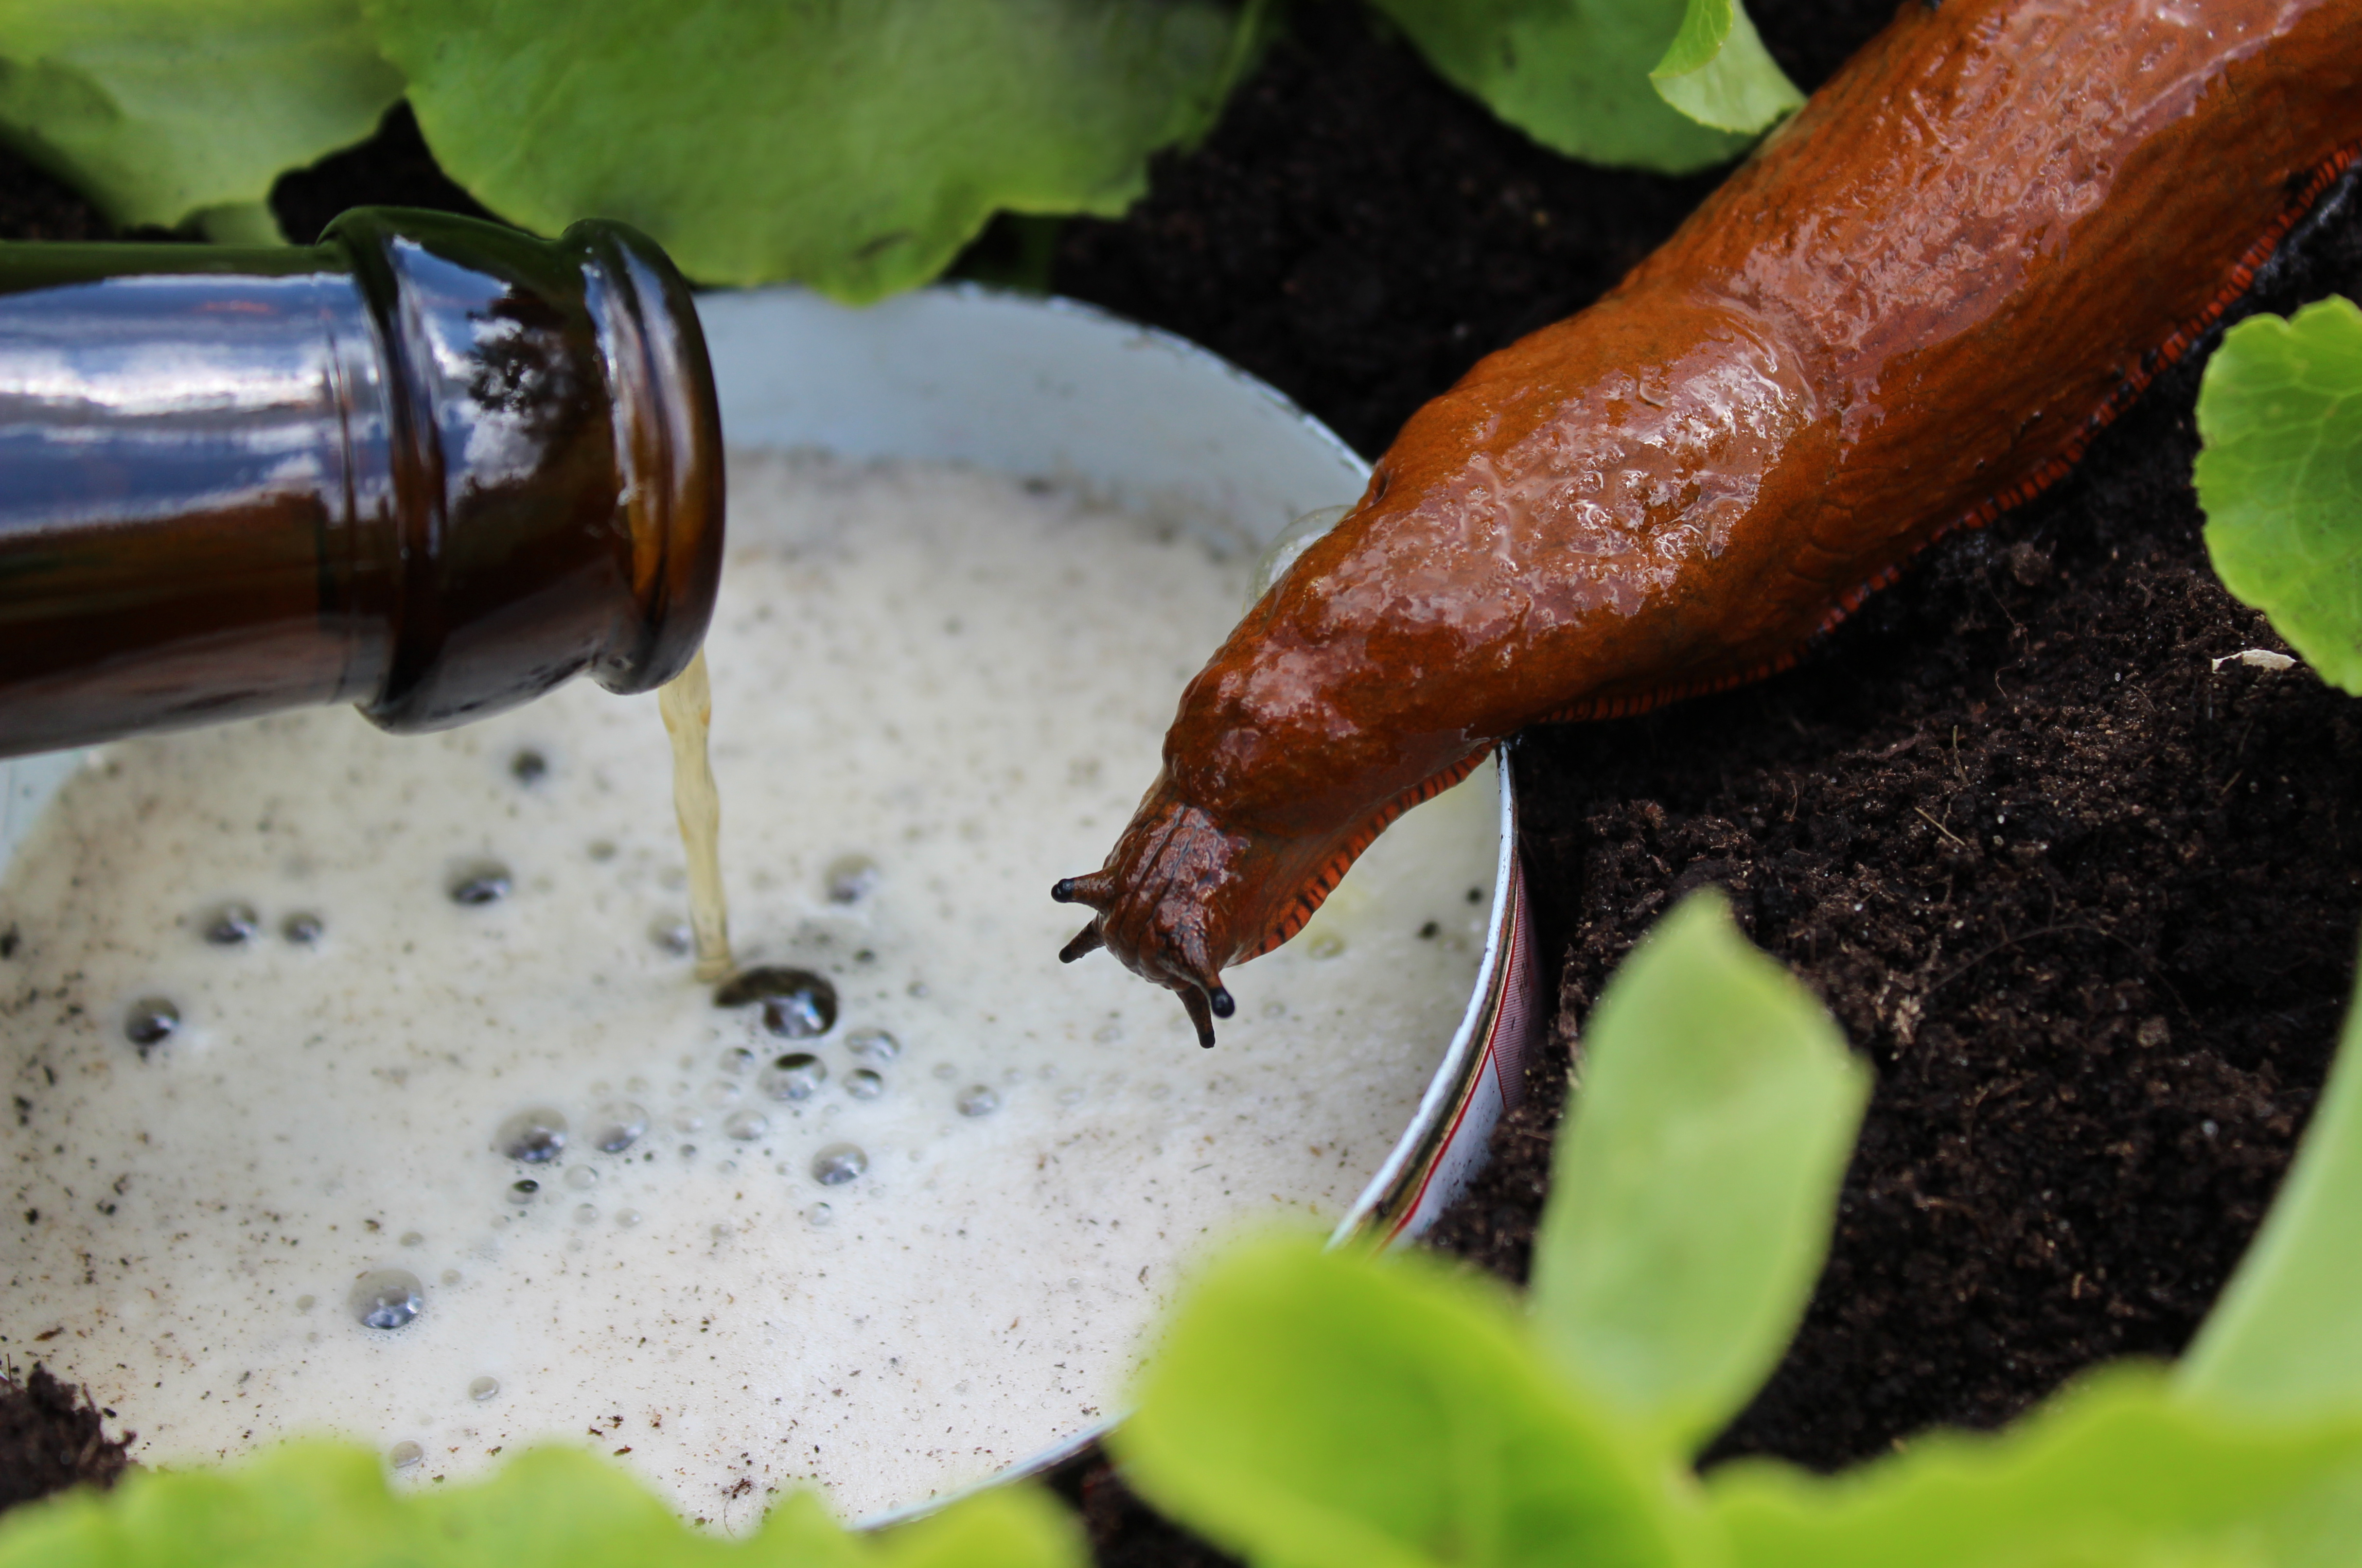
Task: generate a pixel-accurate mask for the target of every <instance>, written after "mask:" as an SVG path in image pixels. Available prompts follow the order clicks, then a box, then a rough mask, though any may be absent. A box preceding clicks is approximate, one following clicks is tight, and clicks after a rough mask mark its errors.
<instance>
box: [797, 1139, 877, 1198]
mask: <svg viewBox="0 0 2362 1568" xmlns="http://www.w3.org/2000/svg"><path fill="white" fill-rule="evenodd" d="M868 1168H869V1156H868V1155H866V1154H863V1153H862V1152H861V1150H860V1149H859V1147H857V1146H856V1145H855V1144H852V1143H831V1144H830V1145H829V1146H828V1147H827V1148H825V1149H822V1151H821V1152H820V1153H819V1154H814V1155H813V1156H812V1163H811V1174H812V1179H813V1180H814V1181H816V1182H818V1183H820V1184H821V1186H822V1187H843V1186H844V1184H845V1183H846V1182H849V1181H851V1180H852V1179H853V1178H854V1177H855V1176H859V1175H860V1174H861V1173H862V1172H864V1171H866V1170H867V1169H868Z"/></svg>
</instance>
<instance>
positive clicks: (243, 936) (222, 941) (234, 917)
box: [205, 900, 262, 947]
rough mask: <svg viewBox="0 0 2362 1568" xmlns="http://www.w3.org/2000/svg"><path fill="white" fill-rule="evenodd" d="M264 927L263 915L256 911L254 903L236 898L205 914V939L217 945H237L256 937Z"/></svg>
mask: <svg viewBox="0 0 2362 1568" xmlns="http://www.w3.org/2000/svg"><path fill="white" fill-rule="evenodd" d="M261 929H262V917H261V916H260V915H259V914H257V913H255V912H254V906H253V905H252V904H242V903H238V902H237V901H236V900H232V901H231V902H229V903H226V904H223V905H222V906H220V907H219V908H218V909H216V910H215V911H213V912H212V913H211V914H209V915H207V916H205V940H206V941H207V942H210V943H212V944H214V945H215V947H236V946H238V945H239V944H243V943H247V942H251V941H252V940H253V939H254V933H256V932H258V931H260V930H261Z"/></svg>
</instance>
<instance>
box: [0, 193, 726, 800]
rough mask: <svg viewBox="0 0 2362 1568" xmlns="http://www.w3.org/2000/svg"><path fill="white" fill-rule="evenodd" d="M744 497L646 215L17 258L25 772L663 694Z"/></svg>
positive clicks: (11, 519)
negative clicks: (626, 694) (249, 717)
mask: <svg viewBox="0 0 2362 1568" xmlns="http://www.w3.org/2000/svg"><path fill="white" fill-rule="evenodd" d="M722 501H723V492H722V463H721V450H720V434H719V425H718V419H717V416H716V414H715V412H714V403H713V393H712V380H711V376H710V373H709V372H708V370H707V369H706V363H705V355H704V347H703V341H702V338H701V336H700V334H699V332H698V328H697V322H696V316H695V313H694V310H693V307H692V305H691V304H690V298H689V295H688V293H687V291H686V289H685V288H684V287H683V286H682V285H681V283H680V281H679V277H678V276H677V275H676V274H674V273H673V271H672V270H671V268H670V267H669V266H668V264H667V263H666V262H665V260H664V259H663V257H662V256H661V254H660V253H658V252H657V250H656V248H655V247H654V246H652V245H650V244H649V243H648V242H647V241H646V240H645V239H642V238H640V237H637V236H635V235H634V234H632V233H630V231H628V230H624V229H622V228H620V227H619V226H611V225H602V224H583V225H578V226H575V227H574V228H573V229H570V230H568V233H567V235H566V236H565V237H563V238H561V239H560V240H558V241H557V242H554V243H544V242H541V241H536V240H533V239H531V238H528V237H524V236H521V235H516V234H513V233H512V232H511V231H508V230H505V229H502V228H499V227H497V226H491V225H486V224H479V223H474V222H471V221H469V220H466V219H458V218H450V217H447V216H443V215H436V214H425V213H409V212H398V211H366V210H365V211H361V212H357V213H353V214H348V215H347V216H346V217H345V218H342V219H340V220H338V222H337V225H335V226H332V229H331V233H330V235H329V236H328V237H327V238H326V240H325V241H324V243H323V244H322V245H320V246H318V247H314V248H303V249H281V250H250V251H241V250H216V249H209V248H195V247H182V246H51V245H19V246H6V247H0V754H10V753H19V752H26V751H35V750H42V749H48V748H50V747H54V746H60V745H73V744H80V743H83V742H87V741H91V740H95V739H102V738H106V737H109V736H113V735H118V734H132V733H136V732H139V731H145V730H151V729H160V728H170V727H174V726H177V725H182V724H188V723H206V722H211V721H214V720H218V719H227V718H236V717H239V716H243V715H246V714H250V713H257V712H269V711H271V710H273V709H279V708H286V707H293V706H300V705H304V704H310V703H319V702H335V701H352V702H358V703H359V704H360V705H361V706H362V708H363V710H364V712H367V713H369V715H370V717H371V718H372V719H375V720H376V721H377V722H379V723H382V724H384V725H386V726H387V727H389V728H392V729H398V730H414V729H431V728H436V727H440V726H444V725H447V724H453V723H461V722H463V721H465V720H467V719H469V718H471V717H475V716H478V715H480V714H483V713H488V712H494V711H496V710H498V709H500V708H502V707H506V706H509V705H512V704H513V703H516V702H519V701H525V700H527V699H529V698H531V697H534V696H536V695H538V694H539V693H541V692H542V691H545V690H548V689H549V688H550V687H551V686H554V685H556V684H557V683H558V682H559V681H562V680H564V679H567V678H568V677H569V676H571V675H573V674H575V673H578V672H579V671H582V670H589V671H590V672H591V673H592V674H593V675H594V676H595V677H596V678H597V679H599V680H600V681H601V682H602V684H604V685H606V686H608V687H609V688H610V689H612V690H646V689H647V688H649V687H652V686H655V685H657V684H660V683H661V682H663V681H664V680H666V679H669V678H670V677H671V676H672V675H673V674H674V673H677V672H678V671H679V668H682V667H683V666H685V665H686V664H687V662H688V660H689V658H690V656H691V654H693V653H694V651H695V648H696V646H697V645H698V643H699V642H700V641H701V639H702V636H703V634H704V628H705V624H706V622H707V620H708V619H709V617H710V615H711V613H712V602H713V592H714V587H715V583H716V580H717V577H718V573H719V566H720V556H721V542H722Z"/></svg>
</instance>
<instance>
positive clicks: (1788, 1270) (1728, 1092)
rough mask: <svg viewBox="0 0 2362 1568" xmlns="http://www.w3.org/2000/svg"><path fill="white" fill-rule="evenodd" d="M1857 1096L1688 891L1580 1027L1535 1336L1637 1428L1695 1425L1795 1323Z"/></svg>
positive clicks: (1715, 901)
mask: <svg viewBox="0 0 2362 1568" xmlns="http://www.w3.org/2000/svg"><path fill="white" fill-rule="evenodd" d="M1869 1094H1870V1082H1869V1074H1868V1073H1867V1071H1866V1070H1865V1069H1864V1068H1863V1067H1862V1066H1861V1065H1860V1063H1859V1062H1857V1061H1856V1060H1855V1059H1854V1057H1853V1055H1852V1054H1851V1053H1850V1052H1849V1051H1848V1050H1847V1049H1846V1044H1845V1038H1844V1036H1843V1035H1842V1034H1840V1033H1839V1032H1838V1027H1837V1025H1836V1024H1835V1023H1833V1022H1832V1021H1830V1019H1829V1016H1828V1014H1827V1012H1825V1011H1824V1010H1822V1008H1821V1006H1820V1004H1819V1003H1818V1002H1817V1001H1816V1000H1815V999H1813V996H1812V994H1811V993H1810V992H1808V991H1806V990H1805V988H1804V987H1803V986H1802V985H1801V984H1800V983H1798V982H1797V980H1796V979H1795V978H1794V977H1793V976H1791V975H1790V974H1789V973H1788V972H1787V971H1786V970H1785V969H1783V968H1782V967H1781V966H1779V965H1778V964H1776V963H1774V962H1772V961H1771V959H1769V958H1767V957H1765V956H1764V955H1762V954H1760V953H1759V952H1757V951H1756V950H1755V948H1754V947H1752V946H1751V945H1749V943H1748V941H1747V939H1746V938H1745V937H1743V936H1741V935H1739V933H1738V929H1737V928H1736V927H1735V926H1733V925H1732V923H1731V921H1730V911H1729V909H1728V907H1727V905H1726V904H1725V903H1724V901H1723V900H1722V898H1721V895H1719V894H1718V893H1716V892H1713V891H1710V890H1702V891H1700V892H1697V893H1694V894H1692V895H1691V896H1690V897H1689V898H1687V899H1685V900H1683V901H1682V903H1681V905H1680V906H1679V907H1678V908H1676V909H1675V910H1674V911H1673V912H1672V913H1671V914H1669V915H1667V916H1666V917H1665V918H1664V919H1663V920H1662V921H1661V922H1658V924H1657V927H1656V929H1655V930H1654V931H1652V932H1650V934H1649V936H1648V937H1647V939H1646V940H1644V941H1643V942H1642V943H1641V944H1640V945H1639V947H1638V948H1637V949H1635V950H1634V952H1633V953H1632V955H1631V956H1630V957H1628V958H1627V959H1626V960H1625V961H1624V962H1623V964H1622V965H1621V966H1619V967H1618V968H1617V971H1616V974H1615V976H1614V977H1612V978H1611V979H1609V981H1608V983H1607V989H1606V993H1605V994H1604V995H1602V996H1601V998H1600V999H1599V1005H1598V1007H1597V1008H1595V1010H1593V1012H1592V1015H1591V1018H1590V1021H1589V1022H1588V1023H1587V1025H1586V1026H1585V1029H1584V1066H1583V1082H1582V1089H1581V1092H1580V1095H1579V1097H1578V1099H1576V1100H1575V1102H1574V1105H1573V1109H1572V1110H1570V1112H1569V1121H1568V1125H1567V1128H1566V1131H1565V1132H1562V1134H1561V1136H1560V1138H1559V1144H1558V1152H1557V1154H1556V1157H1555V1160H1554V1163H1553V1165H1552V1169H1551V1200H1550V1206H1549V1208H1548V1209H1547V1210H1546V1211H1545V1212H1544V1213H1543V1216H1542V1222H1541V1229H1540V1235H1539V1236H1538V1238H1537V1239H1536V1242H1535V1246H1534V1271H1533V1273H1534V1283H1533V1300H1534V1314H1535V1320H1536V1323H1537V1326H1538V1327H1539V1329H1540V1332H1541V1336H1542V1339H1543V1342H1544V1343H1545V1344H1547V1345H1548V1346H1549V1347H1550V1348H1551V1350H1552V1351H1553V1352H1555V1353H1556V1354H1557V1355H1558V1358H1559V1360H1560V1361H1561V1362H1562V1363H1563V1364H1565V1365H1566V1366H1567V1367H1568V1368H1569V1369H1570V1370H1571V1371H1573V1374H1574V1375H1575V1376H1576V1377H1577V1379H1578V1380H1579V1381H1580V1382H1581V1383H1582V1384H1583V1386H1584V1387H1586V1388H1589V1389H1592V1390H1594V1391H1595V1392H1596V1393H1598V1394H1599V1395H1601V1396H1602V1397H1606V1398H1607V1399H1610V1400H1612V1401H1613V1402H1614V1403H1615V1404H1616V1406H1617V1408H1619V1409H1620V1410H1621V1411H1622V1412H1623V1414H1624V1415H1625V1416H1626V1417H1628V1419H1630V1420H1632V1421H1633V1422H1634V1423H1636V1425H1637V1426H1638V1427H1639V1429H1640V1430H1645V1431H1649V1432H1650V1433H1651V1434H1653V1435H1655V1436H1657V1437H1658V1438H1659V1439H1660V1440H1661V1441H1664V1442H1666V1443H1668V1444H1671V1445H1672V1446H1673V1447H1674V1448H1676V1449H1678V1450H1679V1451H1680V1452H1683V1453H1687V1452H1690V1451H1692V1450H1694V1449H1695V1448H1696V1447H1697V1446H1698V1445H1699V1444H1701V1443H1703V1442H1704V1441H1706V1440H1707V1439H1709V1438H1711V1437H1712V1436H1713V1435H1714V1434H1715V1433H1716V1431H1718V1430H1720V1429H1721V1428H1722V1426H1723V1425H1724V1423H1725V1422H1727V1420H1728V1419H1730V1417H1731V1416H1732V1415H1734V1414H1736V1413H1737V1411H1738V1409H1739V1408H1740V1407H1741V1406H1743V1405H1745V1404H1746V1402H1747V1400H1748V1398H1749V1396H1751V1395H1752V1394H1753V1393H1754V1392H1755V1390H1756V1388H1757V1387H1758V1386H1760V1384H1761V1382H1762V1380H1763V1378H1764V1377H1765V1376H1766V1375H1769V1374H1770V1372H1771V1368H1772V1366H1773V1365H1774V1364H1776V1363H1777V1362H1778V1361H1779V1358H1780V1355H1781V1353H1782V1351H1783V1349H1784V1348H1785V1347H1786V1345H1787V1343H1788V1341H1789V1338H1790V1337H1791V1336H1792V1335H1793V1334H1794V1332H1795V1328H1796V1322H1797V1320H1798V1319H1799V1318H1800V1317H1802V1316H1803V1313H1804V1309H1805V1301H1806V1300H1807V1299H1808V1298H1809V1297H1810V1296H1811V1294H1812V1288H1813V1282H1814V1280H1815V1279H1816V1277H1817V1276H1818V1275H1819V1274H1820V1269H1821V1262H1822V1259H1823V1257H1824V1256H1825V1254H1826V1253H1827V1248H1828V1237H1829V1228H1830V1221H1831V1219H1832V1211H1833V1209H1835V1207H1836V1203H1837V1193H1838V1183H1839V1181H1840V1180H1841V1179H1842V1178H1843V1176H1844V1175H1845V1166H1846V1160H1847V1158H1848V1156H1849V1154H1850V1153H1851V1151H1852V1148H1853V1141H1854V1133H1855V1132H1856V1130H1857V1129H1858V1128H1859V1127H1860V1122H1861V1111H1862V1107H1863V1104H1864V1103H1865V1101H1866V1100H1867V1099H1869Z"/></svg>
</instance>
